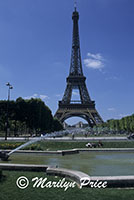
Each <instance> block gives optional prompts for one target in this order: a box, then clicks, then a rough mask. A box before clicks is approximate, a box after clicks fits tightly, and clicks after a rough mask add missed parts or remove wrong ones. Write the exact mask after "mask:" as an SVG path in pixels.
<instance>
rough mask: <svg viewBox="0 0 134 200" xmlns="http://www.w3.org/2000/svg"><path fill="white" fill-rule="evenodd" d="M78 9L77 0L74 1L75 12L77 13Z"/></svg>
mask: <svg viewBox="0 0 134 200" xmlns="http://www.w3.org/2000/svg"><path fill="white" fill-rule="evenodd" d="M76 8H77V1H76V0H75V1H74V10H75V11H76Z"/></svg>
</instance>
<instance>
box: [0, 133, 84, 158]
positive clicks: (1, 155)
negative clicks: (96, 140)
mask: <svg viewBox="0 0 134 200" xmlns="http://www.w3.org/2000/svg"><path fill="white" fill-rule="evenodd" d="M78 130H79V131H80V129H70V130H68V129H67V130H64V131H57V132H52V133H46V134H45V135H44V136H40V137H39V138H36V139H33V140H30V141H28V142H26V143H25V144H22V145H20V146H19V147H17V148H15V149H13V150H12V151H10V152H9V153H7V152H6V151H1V152H0V159H1V160H2V161H8V158H9V156H10V155H11V154H13V153H14V152H16V151H17V150H19V149H22V148H23V147H26V146H28V145H30V144H33V143H36V142H38V141H41V140H44V139H46V138H55V137H57V136H64V135H66V134H72V133H74V134H75V133H77V132H78Z"/></svg>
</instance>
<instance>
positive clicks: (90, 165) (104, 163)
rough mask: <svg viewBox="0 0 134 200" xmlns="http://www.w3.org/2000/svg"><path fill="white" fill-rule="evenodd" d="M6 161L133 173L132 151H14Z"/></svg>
mask: <svg viewBox="0 0 134 200" xmlns="http://www.w3.org/2000/svg"><path fill="white" fill-rule="evenodd" d="M1 162H3V161H1ZM6 163H20V164H44V165H51V166H58V167H63V168H67V169H74V170H79V171H82V172H85V173H87V174H89V175H98V176H104V175H105V176H108V175H112V176H113V175H115V176H118V175H134V153H133V152H128V153H124V152H122V153H121V152H113V153H112V152H84V153H80V154H73V155H65V156H62V155H41V154H35V153H33V154H31V153H30V154H28V153H21V154H19V153H14V154H12V155H11V156H10V158H9V161H8V162H6Z"/></svg>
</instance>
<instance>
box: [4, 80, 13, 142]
mask: <svg viewBox="0 0 134 200" xmlns="http://www.w3.org/2000/svg"><path fill="white" fill-rule="evenodd" d="M6 86H8V100H7V113H6V114H7V116H6V133H5V140H7V134H8V130H9V123H8V111H9V101H10V90H11V89H13V86H12V85H11V84H10V83H9V82H8V83H7V84H6Z"/></svg>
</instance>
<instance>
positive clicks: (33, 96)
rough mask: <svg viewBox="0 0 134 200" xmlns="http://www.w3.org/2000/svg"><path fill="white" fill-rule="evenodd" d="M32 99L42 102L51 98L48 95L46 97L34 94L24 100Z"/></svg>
mask: <svg viewBox="0 0 134 200" xmlns="http://www.w3.org/2000/svg"><path fill="white" fill-rule="evenodd" d="M31 98H33V99H36V98H40V99H42V100H45V99H49V97H48V96H47V95H44V94H40V95H38V94H33V95H31V96H27V97H24V99H31Z"/></svg>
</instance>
